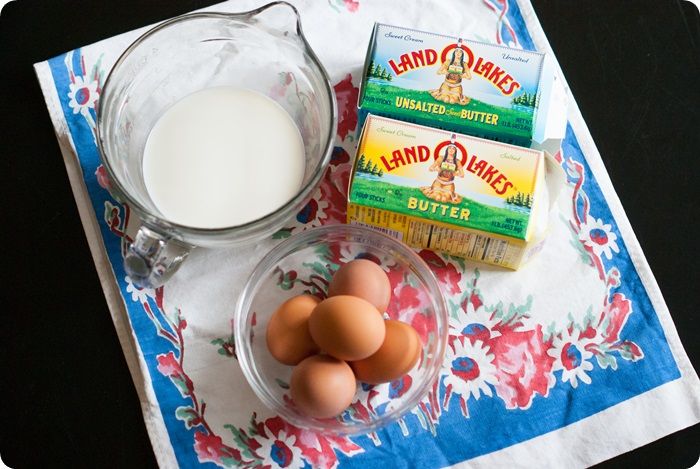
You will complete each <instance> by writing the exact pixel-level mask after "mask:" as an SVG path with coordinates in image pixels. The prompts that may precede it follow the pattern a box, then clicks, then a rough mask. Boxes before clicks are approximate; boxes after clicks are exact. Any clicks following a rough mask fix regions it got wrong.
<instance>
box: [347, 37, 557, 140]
mask: <svg viewBox="0 0 700 469" xmlns="http://www.w3.org/2000/svg"><path fill="white" fill-rule="evenodd" d="M554 71H555V67H554V63H553V61H552V60H551V58H550V57H549V56H547V55H546V54H541V53H538V52H532V51H526V50H520V49H511V48H508V47H503V46H499V45H493V44H486V43H481V42H475V41H470V40H465V39H461V38H458V37H451V36H444V35H441V34H434V33H429V32H424V31H416V30H413V29H408V28H402V27H398V26H389V25H385V24H376V25H375V26H374V30H373V33H372V37H371V39H370V44H369V47H368V51H367V58H366V61H365V70H364V76H363V79H362V84H361V89H360V95H359V100H358V107H359V109H360V118H361V121H360V123H362V119H364V118H365V117H366V116H367V114H370V113H371V114H374V115H380V116H385V117H391V118H394V119H398V120H402V121H406V122H413V123H417V124H422V125H427V126H430V127H438V128H442V129H445V130H450V131H455V132H460V133H464V134H468V135H473V136H477V137H483V138H487V139H490V140H498V141H501V142H506V143H512V144H515V145H520V146H527V147H529V146H531V145H532V146H535V147H539V148H543V147H546V146H547V144H546V142H547V141H548V140H554V143H553V144H552V145H551V146H552V148H556V147H557V145H558V143H559V142H560V141H561V139H562V138H563V136H564V132H565V124H566V116H565V104H564V102H565V92H564V88H563V86H562V84H561V82H560V80H558V78H557V77H556V74H555V72H554Z"/></svg>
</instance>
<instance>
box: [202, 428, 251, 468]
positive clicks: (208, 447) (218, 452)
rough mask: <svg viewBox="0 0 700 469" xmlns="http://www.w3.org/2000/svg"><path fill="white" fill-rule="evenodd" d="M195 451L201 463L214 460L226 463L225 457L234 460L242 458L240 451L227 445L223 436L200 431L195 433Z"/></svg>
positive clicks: (222, 463) (220, 463)
mask: <svg viewBox="0 0 700 469" xmlns="http://www.w3.org/2000/svg"><path fill="white" fill-rule="evenodd" d="M194 451H195V453H197V459H198V460H199V462H201V463H205V462H213V463H215V464H219V465H224V461H223V458H226V459H229V460H231V459H233V460H234V461H240V460H241V453H240V451H238V450H237V449H235V448H231V447H230V446H226V445H225V444H224V442H223V441H222V440H221V437H219V436H216V435H209V434H207V433H204V432H200V431H197V432H195V433H194Z"/></svg>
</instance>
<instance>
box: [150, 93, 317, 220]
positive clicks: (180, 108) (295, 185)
mask: <svg viewBox="0 0 700 469" xmlns="http://www.w3.org/2000/svg"><path fill="white" fill-rule="evenodd" d="M303 177H304V144H303V142H302V139H301V135H300V134H299V129H298V128H297V126H296V124H295V123H294V121H293V120H292V118H291V117H290V116H289V114H287V112H286V111H285V110H284V109H282V107H281V106H280V105H279V104H277V103H275V102H274V101H272V100H271V99H270V98H268V97H267V96H264V95H262V94H260V93H258V92H256V91H252V90H248V89H244V88H235V87H216V88H208V89H205V90H202V91H198V92H196V93H192V94H190V95H188V96H186V97H185V98H183V99H182V100H180V101H178V102H177V103H175V104H174V105H173V106H172V107H170V108H169V109H168V110H167V111H165V113H164V114H163V115H162V116H161V117H160V119H158V122H156V125H155V126H154V127H153V129H152V130H151V133H150V134H149V136H148V140H147V142H146V147H145V149H144V155H143V178H144V182H145V184H146V189H147V190H148V193H149V195H150V196H151V200H153V203H154V204H155V206H156V208H157V209H158V210H159V211H160V212H161V214H162V215H163V216H164V218H165V219H167V220H169V221H172V222H175V223H179V224H181V225H187V226H193V227H198V228H222V227H228V226H234V225H241V224H243V223H247V222H250V221H253V220H256V219H258V218H260V217H263V216H265V215H267V214H269V213H271V212H274V211H275V210H277V209H278V208H280V207H281V206H282V205H284V204H285V203H286V202H287V201H289V200H290V199H291V198H292V197H293V196H294V195H295V194H296V193H297V191H298V190H299V188H300V187H301V183H302V179H303Z"/></svg>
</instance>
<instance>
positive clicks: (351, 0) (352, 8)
mask: <svg viewBox="0 0 700 469" xmlns="http://www.w3.org/2000/svg"><path fill="white" fill-rule="evenodd" d="M343 3H345V8H347V9H348V11H349V12H350V13H355V12H356V11H357V9H358V8H360V2H358V1H357V0H343Z"/></svg>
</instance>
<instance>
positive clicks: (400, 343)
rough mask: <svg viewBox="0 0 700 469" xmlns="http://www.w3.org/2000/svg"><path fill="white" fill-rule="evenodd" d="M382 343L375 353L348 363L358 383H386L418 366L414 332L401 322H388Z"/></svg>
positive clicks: (418, 348) (416, 337)
mask: <svg viewBox="0 0 700 469" xmlns="http://www.w3.org/2000/svg"><path fill="white" fill-rule="evenodd" d="M385 322H386V335H385V337H384V343H382V346H381V347H379V350H377V351H376V352H375V353H373V354H372V355H370V356H369V357H367V358H365V359H364V360H358V361H354V362H350V366H351V367H352V370H353V371H354V372H355V376H356V377H357V379H358V380H360V381H362V382H365V383H368V384H379V383H386V382H389V381H393V380H395V379H398V378H400V377H402V376H403V375H405V374H406V373H408V372H409V371H410V370H411V368H413V366H414V365H415V364H416V362H418V358H419V357H420V351H421V342H420V337H418V333H417V332H416V330H415V329H414V328H412V327H411V326H410V325H408V324H406V323H405V322H401V321H395V320H393V319H389V320H387V321H385Z"/></svg>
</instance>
